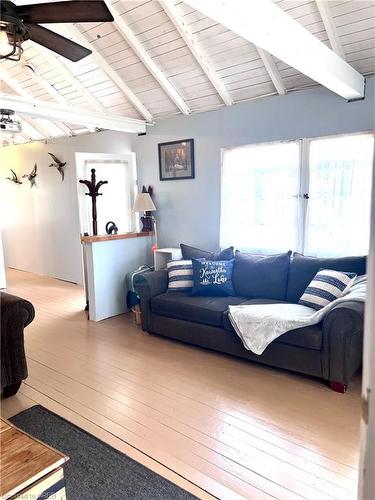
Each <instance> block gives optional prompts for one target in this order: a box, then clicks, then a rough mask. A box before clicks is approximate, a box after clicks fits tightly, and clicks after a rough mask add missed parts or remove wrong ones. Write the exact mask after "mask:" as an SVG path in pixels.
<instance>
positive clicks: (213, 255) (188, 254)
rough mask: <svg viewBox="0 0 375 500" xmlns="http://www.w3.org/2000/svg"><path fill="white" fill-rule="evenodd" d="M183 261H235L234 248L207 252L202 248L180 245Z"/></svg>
mask: <svg viewBox="0 0 375 500" xmlns="http://www.w3.org/2000/svg"><path fill="white" fill-rule="evenodd" d="M180 248H181V253H182V258H183V259H207V260H231V259H234V253H233V247H228V248H224V249H223V250H218V251H217V252H207V251H206V250H201V249H200V248H195V247H191V246H189V245H185V244H184V243H181V244H180Z"/></svg>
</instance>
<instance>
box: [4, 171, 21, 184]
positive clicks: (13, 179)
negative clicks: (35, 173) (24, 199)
mask: <svg viewBox="0 0 375 500" xmlns="http://www.w3.org/2000/svg"><path fill="white" fill-rule="evenodd" d="M9 170H10V171H11V172H12V177H7V179H9V180H10V181H12V182H14V184H22V181H20V180H19V178H18V176H17V174H16V172H15V171H14V170H12V169H11V168H10V169H9Z"/></svg>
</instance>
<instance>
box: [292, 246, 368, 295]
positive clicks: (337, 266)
mask: <svg viewBox="0 0 375 500" xmlns="http://www.w3.org/2000/svg"><path fill="white" fill-rule="evenodd" d="M319 269H333V270H335V271H343V272H348V273H355V274H356V275H357V276H361V275H363V274H366V257H338V258H336V259H323V258H322V259H321V258H316V257H306V256H304V255H301V254H300V253H297V252H295V253H294V254H293V259H292V261H291V263H290V267H289V280H288V291H287V294H286V300H287V301H288V302H294V303H297V302H298V301H299V299H300V298H301V297H302V294H303V292H304V291H305V290H306V288H307V286H308V285H309V283H310V281H311V280H312V279H313V277H314V276H315V275H316V273H317V272H318V271H319Z"/></svg>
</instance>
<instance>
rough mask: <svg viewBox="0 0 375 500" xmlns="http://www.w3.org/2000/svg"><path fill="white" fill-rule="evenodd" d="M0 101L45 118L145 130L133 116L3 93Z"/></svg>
mask: <svg viewBox="0 0 375 500" xmlns="http://www.w3.org/2000/svg"><path fill="white" fill-rule="evenodd" d="M0 102H1V105H2V106H4V108H8V109H13V110H14V111H16V112H19V113H26V114H27V115H30V116H35V117H38V118H46V119H47V120H53V121H63V122H68V123H75V124H77V125H82V126H87V125H89V126H90V125H92V126H94V127H97V128H103V129H108V130H117V131H119V132H129V133H144V132H145V131H146V122H144V121H142V120H135V119H134V118H126V117H123V116H117V115H108V114H104V113H97V112H94V111H92V112H89V111H86V110H83V109H76V108H74V109H68V108H67V107H66V106H63V105H58V104H51V103H49V102H46V101H41V100H37V99H33V100H30V99H26V98H25V97H19V96H15V95H10V94H3V93H0Z"/></svg>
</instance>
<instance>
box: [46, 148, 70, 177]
mask: <svg viewBox="0 0 375 500" xmlns="http://www.w3.org/2000/svg"><path fill="white" fill-rule="evenodd" d="M48 154H49V155H50V157H51V158H52V159H53V161H54V163H51V164H50V165H48V166H49V167H55V168H57V170H58V171H59V172H60V175H61V180H62V181H63V180H64V177H65V173H64V167H65V165H66V161H64V162H62V161H60V160H59V159H57V158H56V156H55V155H54V154H53V153H48Z"/></svg>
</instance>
